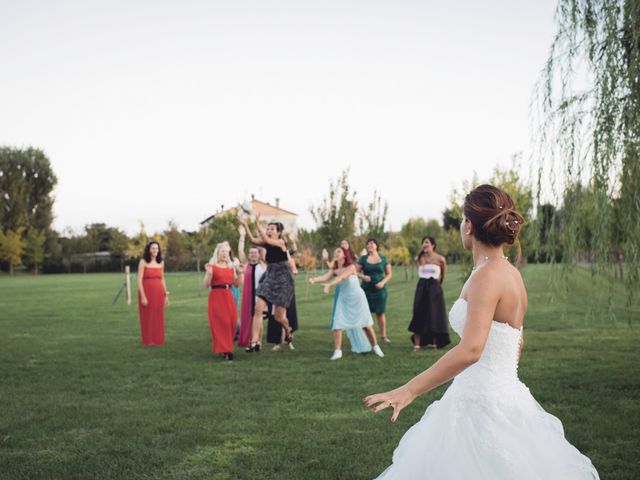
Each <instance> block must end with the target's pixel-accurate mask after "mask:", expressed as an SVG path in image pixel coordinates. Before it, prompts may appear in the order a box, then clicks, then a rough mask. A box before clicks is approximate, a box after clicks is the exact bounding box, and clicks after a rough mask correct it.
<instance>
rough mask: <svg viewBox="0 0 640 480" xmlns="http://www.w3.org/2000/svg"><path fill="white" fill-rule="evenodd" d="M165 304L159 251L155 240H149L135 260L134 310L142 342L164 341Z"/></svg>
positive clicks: (161, 343)
mask: <svg viewBox="0 0 640 480" xmlns="http://www.w3.org/2000/svg"><path fill="white" fill-rule="evenodd" d="M168 304H169V292H168V291H167V285H166V284H165V283H164V263H163V261H162V251H161V250H160V244H159V243H158V242H155V241H151V242H149V243H147V246H146V247H144V253H143V254H142V259H141V260H140V263H139V264H138V312H139V313H140V331H141V333H142V345H145V346H150V345H164V307H165V305H168Z"/></svg>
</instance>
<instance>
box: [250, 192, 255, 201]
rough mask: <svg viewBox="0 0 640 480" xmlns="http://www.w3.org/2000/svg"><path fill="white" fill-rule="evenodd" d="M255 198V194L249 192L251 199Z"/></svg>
mask: <svg viewBox="0 0 640 480" xmlns="http://www.w3.org/2000/svg"><path fill="white" fill-rule="evenodd" d="M253 200H255V195H254V194H253V193H252V194H251V201H253Z"/></svg>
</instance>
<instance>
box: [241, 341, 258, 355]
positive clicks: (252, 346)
mask: <svg viewBox="0 0 640 480" xmlns="http://www.w3.org/2000/svg"><path fill="white" fill-rule="evenodd" d="M244 351H245V352H247V353H253V352H255V351H256V344H255V343H252V344H250V345H249V346H248V347H247V348H245V349H244Z"/></svg>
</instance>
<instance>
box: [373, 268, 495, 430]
mask: <svg viewBox="0 0 640 480" xmlns="http://www.w3.org/2000/svg"><path fill="white" fill-rule="evenodd" d="M492 275H493V273H492V272H477V273H476V275H475V276H474V278H473V279H472V280H470V282H469V285H468V289H467V320H466V322H465V327H464V331H463V334H462V339H461V340H460V343H459V344H458V345H456V346H455V347H453V348H452V349H451V350H449V351H448V352H447V353H446V354H445V355H444V356H443V357H442V358H441V359H440V360H438V361H437V362H436V363H434V364H433V365H432V366H431V367H429V368H428V369H427V370H425V371H424V372H422V373H421V374H419V375H417V376H415V377H414V378H412V379H411V380H409V381H408V382H407V383H405V384H404V385H402V386H401V387H399V388H396V389H395V390H390V391H388V392H383V393H377V394H374V395H369V396H367V397H365V398H364V399H363V402H364V404H365V405H366V406H367V407H374V408H373V412H374V413H377V412H379V411H381V410H384V409H385V408H388V407H391V408H393V415H392V417H391V421H393V422H395V421H396V419H397V418H398V415H399V414H400V412H401V411H402V409H404V407H406V406H407V405H409V404H410V403H411V402H413V400H414V399H415V398H416V397H417V396H418V395H422V394H423V393H426V392H428V391H430V390H433V389H434V388H436V387H439V386H440V385H442V384H443V383H446V382H448V381H449V380H451V379H452V378H453V377H455V376H456V375H458V374H459V373H460V372H462V371H463V370H465V369H466V368H468V367H469V366H471V365H473V364H474V363H475V362H477V361H478V359H479V358H480V355H481V354H482V351H483V350H484V345H485V343H486V342H487V337H488V336H489V330H490V329H491V322H492V321H493V315H494V312H495V309H496V305H497V304H498V300H499V299H500V291H499V288H498V286H497V284H498V282H496V281H494V280H495V279H493V278H491V277H492Z"/></svg>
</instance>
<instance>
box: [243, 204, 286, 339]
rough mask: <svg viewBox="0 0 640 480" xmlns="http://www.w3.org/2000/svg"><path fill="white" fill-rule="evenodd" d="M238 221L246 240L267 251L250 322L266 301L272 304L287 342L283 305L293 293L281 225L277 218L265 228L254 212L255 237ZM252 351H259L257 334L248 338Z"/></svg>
mask: <svg viewBox="0 0 640 480" xmlns="http://www.w3.org/2000/svg"><path fill="white" fill-rule="evenodd" d="M240 223H241V224H242V226H243V227H244V229H245V231H246V232H247V237H248V238H249V241H250V242H251V243H252V244H254V245H257V246H261V247H264V248H265V250H266V252H267V255H266V260H267V271H266V273H265V278H264V281H263V282H261V283H260V285H259V286H258V289H257V290H256V295H257V296H258V299H257V300H256V305H255V311H254V316H253V323H254V324H255V323H256V322H261V321H262V312H263V311H264V309H265V307H266V306H267V303H270V304H271V305H273V306H274V307H275V319H276V321H277V322H278V323H279V324H280V325H281V326H282V328H283V329H284V332H285V339H284V340H285V342H286V343H291V340H292V335H291V334H292V329H291V326H290V325H289V321H288V320H287V313H286V312H287V307H288V306H289V305H290V304H291V301H292V299H293V294H294V278H293V273H291V265H290V264H289V255H288V252H287V246H286V244H285V242H284V240H283V239H282V231H283V230H284V226H283V225H282V223H280V222H271V223H269V224H268V225H267V229H266V231H265V229H264V227H263V226H262V225H261V224H260V215H256V220H255V223H256V229H257V231H258V236H259V238H256V237H254V236H253V235H252V234H251V231H250V230H249V227H248V226H247V224H246V222H245V221H244V220H240ZM249 348H250V349H252V350H253V351H260V349H261V345H260V338H252V339H251V345H250V346H249Z"/></svg>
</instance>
